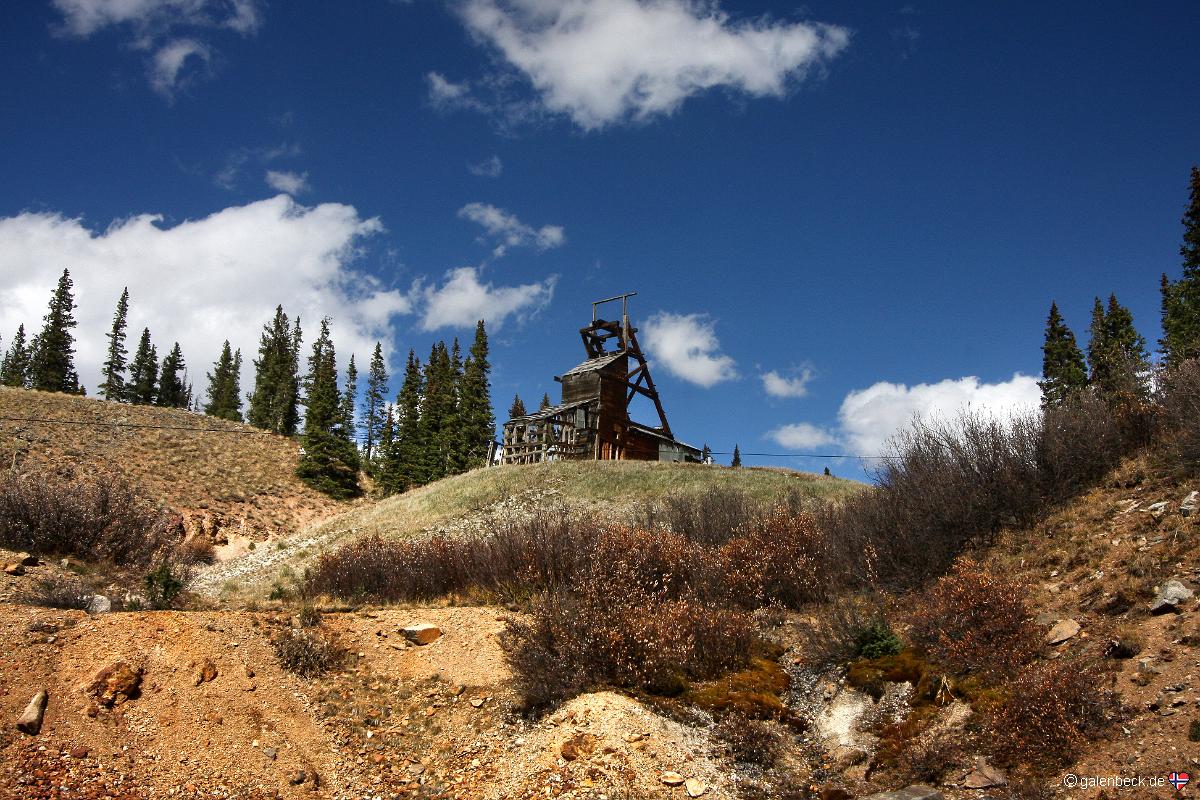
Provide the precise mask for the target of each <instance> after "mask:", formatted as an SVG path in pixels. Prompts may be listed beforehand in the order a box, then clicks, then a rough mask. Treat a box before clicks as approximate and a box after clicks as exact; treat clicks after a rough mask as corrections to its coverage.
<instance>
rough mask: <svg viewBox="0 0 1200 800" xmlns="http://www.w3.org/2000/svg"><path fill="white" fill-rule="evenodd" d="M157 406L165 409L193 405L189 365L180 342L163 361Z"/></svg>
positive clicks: (176, 343) (156, 398) (159, 376)
mask: <svg viewBox="0 0 1200 800" xmlns="http://www.w3.org/2000/svg"><path fill="white" fill-rule="evenodd" d="M154 403H155V405H159V406H163V407H164V408H187V407H188V406H190V405H191V397H190V396H189V389H188V385H187V364H186V363H185V362H184V360H183V351H182V350H180V349H179V342H175V344H174V345H173V346H172V347H171V351H170V352H169V353H167V357H166V358H164V359H163V361H162V368H161V370H160V372H159V375H158V394H157V396H156V397H155V398H154Z"/></svg>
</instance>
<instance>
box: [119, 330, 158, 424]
mask: <svg viewBox="0 0 1200 800" xmlns="http://www.w3.org/2000/svg"><path fill="white" fill-rule="evenodd" d="M125 388H126V390H127V391H126V402H129V403H133V404H134V405H150V404H151V403H153V402H154V398H155V397H156V396H157V392H158V351H157V350H156V349H155V347H154V345H153V344H151V343H150V329H149V328H143V329H142V338H141V339H140V340H139V341H138V347H137V350H136V351H135V352H134V354H133V361H131V362H129V384H128V385H127V386H126V387H125Z"/></svg>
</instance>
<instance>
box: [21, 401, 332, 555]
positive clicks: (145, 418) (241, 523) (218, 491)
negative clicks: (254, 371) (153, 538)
mask: <svg viewBox="0 0 1200 800" xmlns="http://www.w3.org/2000/svg"><path fill="white" fill-rule="evenodd" d="M30 419H33V420H49V421H50V422H29V421H17V420H30ZM124 426H145V427H124ZM156 426H157V427H156ZM178 428H187V429H193V430H190V431H189V430H176V429H178ZM198 428H206V429H215V431H216V432H214V431H213V430H208V431H199V430H195V429H198ZM299 458H300V448H299V445H298V444H297V443H296V442H295V441H293V440H291V439H288V438H286V437H282V436H276V435H274V434H269V433H264V432H263V431H260V430H258V429H257V428H253V427H251V426H249V425H241V424H238V423H233V422H227V421H224V420H219V419H213V418H212V417H207V416H204V415H202V414H195V413H191V412H188V411H182V410H179V409H171V408H153V407H147V406H131V405H125V404H123V403H109V402H105V401H103V400H97V399H91V398H86V397H75V396H72V395H64V394H51V393H46V392H36V391H31V390H25V389H11V388H7V387H0V465H3V466H4V467H8V466H10V465H13V464H16V465H17V466H18V467H19V468H21V469H29V470H34V469H49V470H56V471H57V470H74V471H77V472H79V473H80V474H84V475H87V474H115V475H119V476H122V477H123V478H126V479H127V480H129V481H131V482H132V483H135V484H137V485H138V486H140V487H141V488H142V489H143V490H144V491H145V492H146V493H147V494H148V495H149V496H150V497H151V498H152V499H153V500H155V501H156V502H158V503H160V504H162V505H164V506H166V507H169V508H170V509H172V510H173V511H175V512H176V513H178V514H180V515H181V516H182V517H183V518H184V521H185V525H186V527H187V528H188V529H189V531H198V532H202V533H204V534H206V535H209V536H210V537H212V538H213V539H214V540H215V541H216V542H217V543H218V544H221V543H223V542H225V541H228V540H235V539H239V538H240V539H249V540H263V539H265V538H267V537H270V536H275V535H280V534H287V533H291V532H294V531H297V530H300V529H301V528H303V527H305V526H306V525H308V524H310V523H312V522H314V521H316V520H319V519H322V518H324V517H327V516H330V515H332V514H335V513H337V512H338V511H340V510H342V509H344V508H345V507H346V506H345V505H342V504H338V503H335V502H334V501H332V500H330V499H329V498H327V497H325V496H324V495H322V494H320V493H319V492H316V491H314V490H313V489H311V488H309V487H308V486H306V485H305V484H303V483H301V482H300V481H299V480H298V479H297V478H296V477H295V468H296V464H297V463H298V461H299Z"/></svg>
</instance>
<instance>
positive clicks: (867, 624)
mask: <svg viewBox="0 0 1200 800" xmlns="http://www.w3.org/2000/svg"><path fill="white" fill-rule="evenodd" d="M876 629H884V630H890V629H891V625H890V624H889V622H888V618H887V613H886V611H885V609H884V605H883V602H882V599H881V598H878V597H874V596H870V595H863V596H851V595H846V596H841V597H837V598H835V599H833V600H832V601H830V602H829V603H827V604H825V605H823V606H822V607H821V609H820V612H819V614H818V616H817V619H816V624H815V625H813V626H812V627H810V628H805V629H804V633H803V635H804V643H805V647H804V659H805V662H806V663H807V664H808V665H809V666H810V667H813V668H816V669H821V668H823V667H827V666H832V665H834V664H845V663H846V662H847V661H849V660H850V659H852V658H856V657H858V656H860V655H862V652H861V651H862V648H863V640H864V633H865V632H866V631H870V630H876Z"/></svg>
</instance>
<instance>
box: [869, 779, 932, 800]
mask: <svg viewBox="0 0 1200 800" xmlns="http://www.w3.org/2000/svg"><path fill="white" fill-rule="evenodd" d="M863 800H944V798H943V797H942V793H941V792H939V791H938V790H937V789H934V788H933V787H932V786H926V785H924V784H920V783H918V784H914V785H913V786H906V787H905V788H903V789H896V790H895V791H892V792H880V793H879V794H872V795H868V796H867V797H864V798H863Z"/></svg>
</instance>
